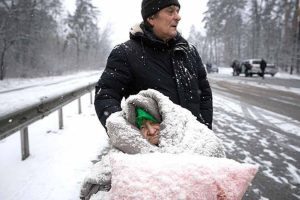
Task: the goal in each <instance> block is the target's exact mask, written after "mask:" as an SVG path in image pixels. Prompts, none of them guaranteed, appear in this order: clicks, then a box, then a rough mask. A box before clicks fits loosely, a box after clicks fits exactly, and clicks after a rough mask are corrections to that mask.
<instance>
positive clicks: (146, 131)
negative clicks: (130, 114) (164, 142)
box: [141, 120, 160, 145]
mask: <svg viewBox="0 0 300 200" xmlns="http://www.w3.org/2000/svg"><path fill="white" fill-rule="evenodd" d="M159 132H160V125H159V123H155V122H152V121H149V120H144V121H143V124H142V126H141V133H142V135H143V136H144V137H145V138H146V139H147V140H148V141H149V142H150V143H151V144H153V145H158V142H159Z"/></svg>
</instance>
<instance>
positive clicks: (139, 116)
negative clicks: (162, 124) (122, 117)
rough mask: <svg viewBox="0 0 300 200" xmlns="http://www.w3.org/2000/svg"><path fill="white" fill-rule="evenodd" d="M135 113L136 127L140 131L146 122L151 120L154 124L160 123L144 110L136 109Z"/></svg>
mask: <svg viewBox="0 0 300 200" xmlns="http://www.w3.org/2000/svg"><path fill="white" fill-rule="evenodd" d="M135 113H136V120H135V123H136V126H137V127H138V129H140V128H141V126H142V124H143V121H144V120H150V121H152V122H154V123H158V121H157V119H155V117H153V116H152V115H151V114H150V113H148V112H147V111H145V110H144V109H142V108H138V107H137V108H136V109H135Z"/></svg>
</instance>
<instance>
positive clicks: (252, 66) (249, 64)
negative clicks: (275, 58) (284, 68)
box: [241, 59, 278, 77]
mask: <svg viewBox="0 0 300 200" xmlns="http://www.w3.org/2000/svg"><path fill="white" fill-rule="evenodd" d="M260 62H261V59H248V60H244V61H243V62H242V63H241V74H243V73H244V74H245V76H246V77H247V76H250V77H251V76H252V75H253V74H257V75H261V69H260ZM277 72H278V68H277V67H276V66H275V65H274V64H272V63H268V64H267V67H266V69H265V74H270V75H271V76H274V75H275V74H276V73H277Z"/></svg>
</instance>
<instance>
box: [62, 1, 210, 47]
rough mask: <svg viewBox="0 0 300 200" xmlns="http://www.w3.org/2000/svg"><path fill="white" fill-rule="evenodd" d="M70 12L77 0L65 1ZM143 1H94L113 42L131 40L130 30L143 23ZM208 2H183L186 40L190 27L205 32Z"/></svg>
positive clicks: (183, 28)
mask: <svg viewBox="0 0 300 200" xmlns="http://www.w3.org/2000/svg"><path fill="white" fill-rule="evenodd" d="M63 1H64V3H65V6H66V7H67V8H68V10H69V11H70V12H73V11H74V9H75V2H76V0H63ZM141 1H142V0H93V3H94V5H95V6H96V7H98V9H99V11H100V12H101V16H100V20H99V21H100V26H104V25H107V24H108V25H109V26H111V28H112V30H113V34H112V37H111V39H112V42H113V44H114V45H115V44H118V43H120V42H124V41H126V40H127V39H128V38H129V29H130V27H131V26H133V25H134V24H136V23H139V22H141V21H142V17H141ZM207 1H208V0H181V1H180V4H181V10H180V15H181V22H180V23H179V30H180V31H181V32H182V34H183V36H184V37H185V38H187V37H188V35H189V31H190V27H191V26H192V25H195V27H196V29H197V30H200V31H201V32H204V28H203V27H204V24H203V23H202V19H203V12H205V11H206V3H207Z"/></svg>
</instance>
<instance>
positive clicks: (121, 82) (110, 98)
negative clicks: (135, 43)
mask: <svg viewBox="0 0 300 200" xmlns="http://www.w3.org/2000/svg"><path fill="white" fill-rule="evenodd" d="M131 80H132V74H131V72H130V66H129V63H128V60H127V56H126V52H125V50H124V47H123V46H122V44H121V45H118V46H116V47H115V48H114V49H113V50H112V52H111V53H110V55H109V57H108V60H107V64H106V68H105V69H104V72H103V73H102V75H101V77H100V79H99V81H98V83H97V85H96V90H95V92H96V94H95V102H94V104H95V109H96V113H97V116H98V118H99V120H100V122H101V124H102V125H103V127H104V128H106V127H105V124H106V119H107V118H108V117H109V116H110V114H111V113H114V112H117V111H120V110H121V106H120V104H121V100H122V98H123V97H124V96H125V94H126V92H127V90H128V88H129V84H130V82H131Z"/></svg>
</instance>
